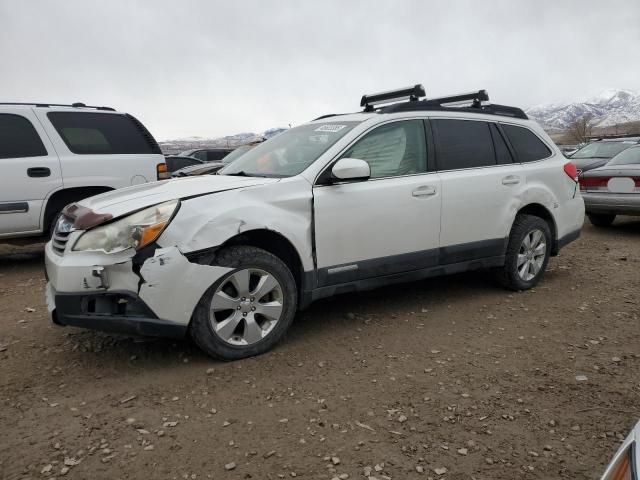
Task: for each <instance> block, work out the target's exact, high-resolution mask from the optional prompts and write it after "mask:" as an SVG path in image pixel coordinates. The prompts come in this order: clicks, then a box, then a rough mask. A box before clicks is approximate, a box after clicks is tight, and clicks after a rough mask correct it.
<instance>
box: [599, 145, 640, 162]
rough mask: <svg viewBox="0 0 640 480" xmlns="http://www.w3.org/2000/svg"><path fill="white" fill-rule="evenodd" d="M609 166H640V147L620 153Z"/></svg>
mask: <svg viewBox="0 0 640 480" xmlns="http://www.w3.org/2000/svg"><path fill="white" fill-rule="evenodd" d="M607 165H640V147H633V148H628V149H627V150H624V151H622V152H620V153H619V154H618V155H616V156H615V157H613V159H612V160H611V161H610V162H609V163H607Z"/></svg>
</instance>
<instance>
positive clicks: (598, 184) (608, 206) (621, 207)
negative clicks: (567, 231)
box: [580, 146, 640, 227]
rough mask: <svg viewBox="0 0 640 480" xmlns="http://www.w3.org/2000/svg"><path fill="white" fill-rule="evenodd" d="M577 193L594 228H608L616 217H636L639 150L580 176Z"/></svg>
mask: <svg viewBox="0 0 640 480" xmlns="http://www.w3.org/2000/svg"><path fill="white" fill-rule="evenodd" d="M580 190H581V193H582V198H583V199H584V206H585V211H586V213H587V215H588V217H589V220H591V223H593V224H594V225H596V226H598V227H603V226H608V225H611V224H612V223H613V221H614V220H615V218H616V216H617V215H638V216H640V146H637V147H632V148H628V149H626V150H624V151H622V152H620V153H619V154H618V155H616V156H615V157H613V158H612V159H611V161H609V162H608V163H607V164H606V165H604V166H603V167H600V168H594V169H593V170H589V171H588V172H584V173H583V174H582V175H581V176H580Z"/></svg>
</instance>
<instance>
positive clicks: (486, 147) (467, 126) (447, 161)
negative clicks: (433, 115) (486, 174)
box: [431, 120, 496, 170]
mask: <svg viewBox="0 0 640 480" xmlns="http://www.w3.org/2000/svg"><path fill="white" fill-rule="evenodd" d="M431 125H432V126H433V130H434V135H435V141H436V146H437V169H438V170H456V169H460V168H475V167H486V166H489V165H495V164H496V159H495V155H494V151H493V140H492V139H491V133H490V132H489V124H488V123H487V122H480V121H473V120H432V121H431Z"/></svg>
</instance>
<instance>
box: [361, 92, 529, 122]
mask: <svg viewBox="0 0 640 480" xmlns="http://www.w3.org/2000/svg"><path fill="white" fill-rule="evenodd" d="M424 96H425V91H424V87H423V86H422V85H419V84H418V85H415V86H414V87H410V88H403V89H399V90H391V91H388V92H382V93H375V94H373V95H364V96H363V97H362V100H361V101H360V106H362V107H365V108H364V111H365V112H373V111H376V112H378V113H395V112H410V111H420V110H439V111H457V112H466V113H485V114H489V115H501V116H505V117H513V118H521V119H523V120H528V119H529V117H528V116H527V114H526V113H524V111H523V110H522V109H521V108H517V107H509V106H507V105H497V104H483V103H482V102H488V101H489V94H488V93H487V91H486V90H478V91H477V92H470V93H462V94H456V95H447V96H445V97H437V98H427V99H424V100H418V98H419V97H424ZM406 99H408V100H409V101H406V102H401V100H406ZM391 102H398V103H393V104H392V105H387V106H383V107H379V108H377V109H376V108H374V106H375V105H379V104H381V103H391Z"/></svg>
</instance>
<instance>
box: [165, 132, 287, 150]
mask: <svg viewBox="0 0 640 480" xmlns="http://www.w3.org/2000/svg"><path fill="white" fill-rule="evenodd" d="M285 130H286V128H279V127H276V128H270V129H268V130H265V131H264V132H262V133H251V132H245V133H236V134H235V135H227V136H224V137H216V138H205V137H185V138H177V139H175V140H165V141H164V142H158V144H159V145H160V148H161V150H162V152H163V153H164V154H176V153H179V152H183V151H185V150H192V149H196V148H216V147H224V148H227V147H239V146H240V145H245V144H247V143H251V142H256V141H259V140H261V139H263V138H266V139H269V138H271V137H274V136H275V135H277V134H279V133H281V132H284V131H285Z"/></svg>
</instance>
